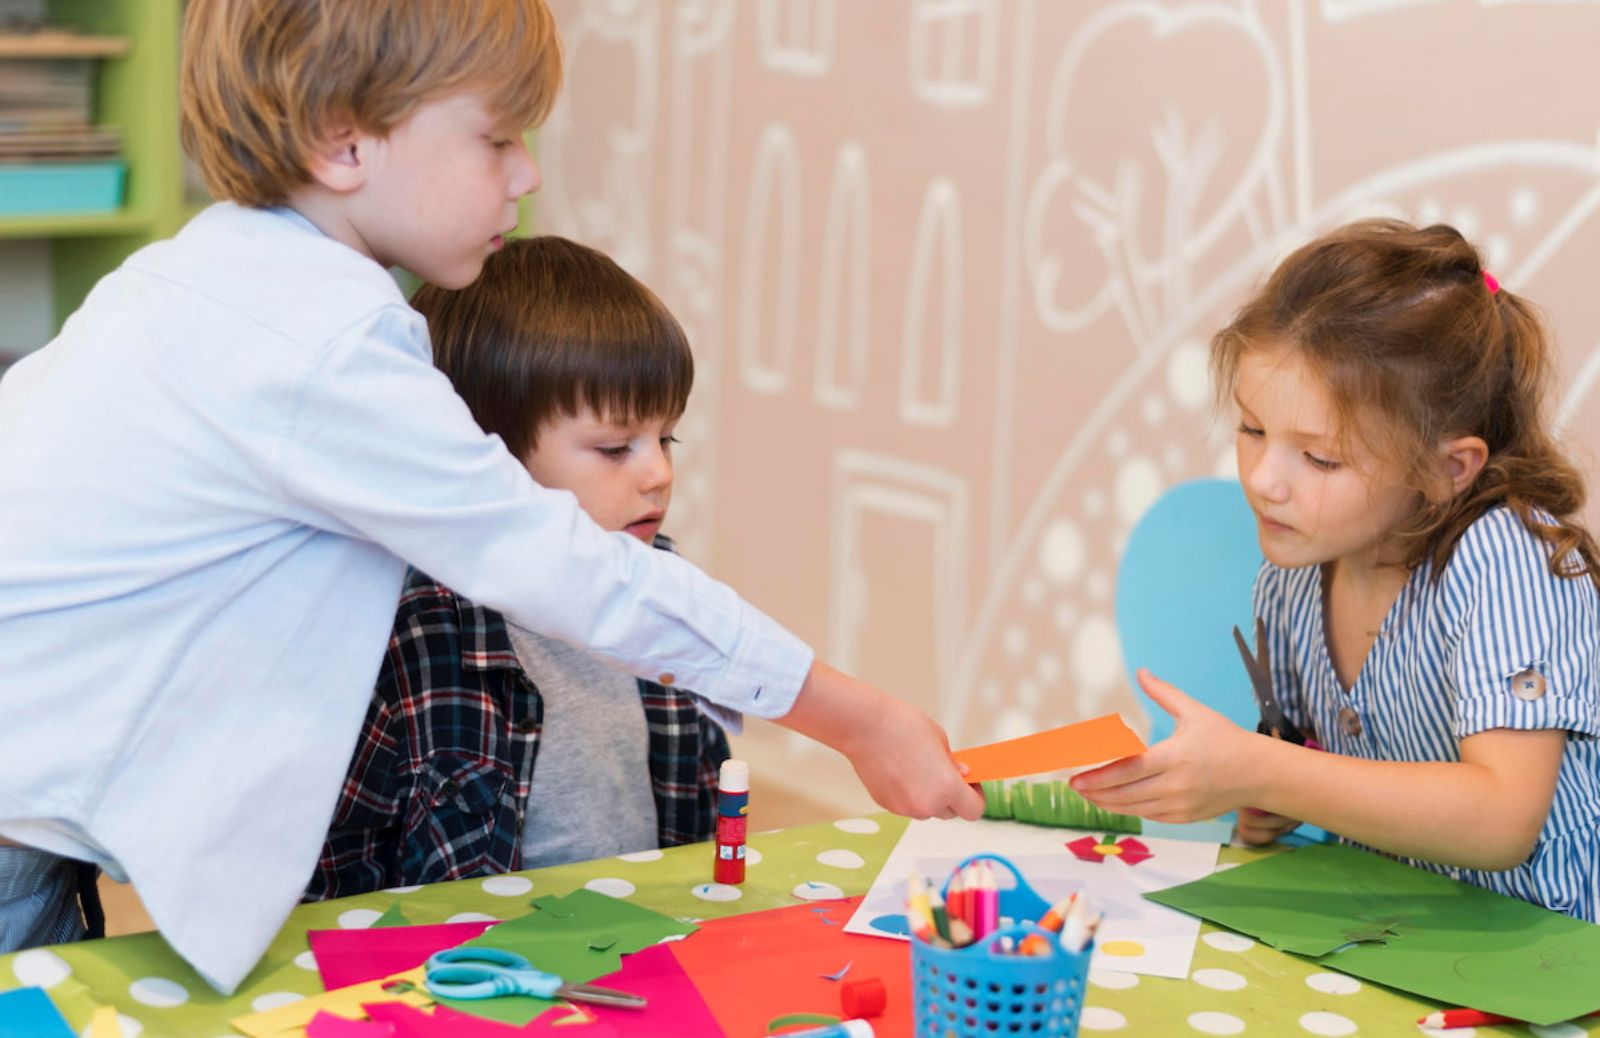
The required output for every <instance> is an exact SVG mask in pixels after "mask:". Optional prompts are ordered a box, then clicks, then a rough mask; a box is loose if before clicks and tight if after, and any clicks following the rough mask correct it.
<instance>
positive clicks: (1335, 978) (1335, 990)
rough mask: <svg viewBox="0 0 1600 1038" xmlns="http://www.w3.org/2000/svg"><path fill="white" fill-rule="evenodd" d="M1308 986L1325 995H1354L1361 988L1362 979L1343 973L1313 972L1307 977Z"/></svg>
mask: <svg viewBox="0 0 1600 1038" xmlns="http://www.w3.org/2000/svg"><path fill="white" fill-rule="evenodd" d="M1306 987H1308V988H1310V989H1311V990H1312V991H1320V992H1322V993H1323V994H1324V995H1353V994H1355V993H1356V992H1357V991H1360V990H1361V981H1359V980H1357V979H1356V978H1354V977H1347V976H1345V975H1344V974H1343V973H1313V974H1311V976H1309V977H1307V978H1306Z"/></svg>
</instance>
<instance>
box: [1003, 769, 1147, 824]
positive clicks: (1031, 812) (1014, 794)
mask: <svg viewBox="0 0 1600 1038" xmlns="http://www.w3.org/2000/svg"><path fill="white" fill-rule="evenodd" d="M982 785H983V817H985V818H998V819H1002V820H1010V821H1014V822H1027V823H1029V824H1030V825H1049V826H1056V827H1059V828H1063V829H1101V830H1110V831H1113V832H1119V833H1139V832H1143V831H1144V823H1143V822H1142V821H1141V820H1140V819H1139V818H1138V817H1137V816H1135V815H1119V814H1117V813H1115V812H1113V811H1107V810H1106V809H1105V808H1103V807H1098V806H1096V805H1094V804H1091V803H1089V801H1087V800H1085V799H1083V797H1082V796H1080V795H1079V794H1078V792H1077V790H1075V789H1073V788H1072V787H1071V786H1069V785H1067V784H1066V783H1065V782H1061V781H1044V782H1027V781H1018V782H1012V783H1010V784H1009V785H1007V784H1006V783H1005V782H1004V781H1002V780H1000V779H994V780H991V781H988V782H985V783H983V784H982Z"/></svg>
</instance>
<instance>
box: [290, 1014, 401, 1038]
mask: <svg viewBox="0 0 1600 1038" xmlns="http://www.w3.org/2000/svg"><path fill="white" fill-rule="evenodd" d="M306 1038H394V1028H393V1027H391V1026H389V1025H388V1024H386V1023H383V1022H381V1021H378V1020H350V1019H348V1018H346V1017H342V1016H336V1015H335V1014H333V1013H329V1012H327V1011H326V1010H318V1012H317V1015H316V1016H314V1017H312V1018H311V1022H310V1023H308V1024H306Z"/></svg>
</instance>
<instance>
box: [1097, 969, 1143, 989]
mask: <svg viewBox="0 0 1600 1038" xmlns="http://www.w3.org/2000/svg"><path fill="white" fill-rule="evenodd" d="M1089 983H1091V984H1093V985H1094V986H1095V987H1097V988H1105V989H1106V990H1107V991H1121V990H1122V989H1123V988H1136V987H1138V986H1139V974H1137V973H1124V972H1122V971H1121V970H1090V971H1089Z"/></svg>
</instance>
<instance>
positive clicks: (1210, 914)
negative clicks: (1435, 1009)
mask: <svg viewBox="0 0 1600 1038" xmlns="http://www.w3.org/2000/svg"><path fill="white" fill-rule="evenodd" d="M1145 897H1147V898H1149V899H1150V900H1152V901H1155V902H1158V903H1160V904H1163V905H1167V906H1170V907H1172V908H1176V909H1179V910H1180V911H1184V912H1188V913H1189V914H1191V915H1197V916H1200V917H1201V918H1202V919H1207V920H1209V921H1211V922H1213V923H1216V924H1218V925H1220V926H1226V927H1228V928H1229V929H1232V930H1238V931H1239V932H1241V933H1244V934H1248V935H1250V936H1252V937H1255V938H1258V939H1259V940H1261V941H1262V942H1263V943H1265V944H1269V945H1271V946H1272V947H1274V948H1278V949H1280V950H1282V951H1286V952H1292V953H1294V954H1297V955H1303V956H1308V957H1310V958H1313V959H1315V960H1316V961H1317V963H1318V964H1319V965H1321V966H1325V967H1327V968H1329V969H1335V970H1338V971H1340V972H1341V973H1348V974H1351V975H1353V976H1357V977H1362V978H1364V979H1366V980H1370V981H1374V982H1376V983H1379V984H1386V985H1388V986H1389V987H1392V988H1398V989H1400V990H1401V991H1409V992H1412V993H1414V994H1417V995H1422V996H1424V997H1427V998H1431V999H1437V1000H1438V1001H1440V1002H1445V1003H1448V1004H1450V1005H1458V1006H1470V1007H1471V1008H1473V1009H1481V1010H1484V1011H1485V1012H1490V1013H1499V1014H1501V1015H1503V1016H1510V1017H1515V1018H1517V1019H1519V1020H1527V1021H1529V1022H1530V1023H1534V1024H1552V1023H1556V1022H1557V1021H1561V1020H1570V1019H1572V1018H1573V1017H1576V1016H1581V1015H1583V1014H1584V1013H1587V1012H1589V1011H1591V1010H1593V1009H1595V1008H1597V1007H1600V926H1595V925H1594V924H1593V923H1587V922H1584V921H1582V920H1579V919H1574V918H1572V917H1571V916H1566V915H1562V914H1560V913H1558V912H1551V911H1549V910H1548V909H1544V908H1540V907H1538V906H1536V905H1531V904H1529V903H1528V902H1526V901H1521V900H1518V899H1517V898H1512V897H1506V896H1505V895H1503V894H1496V893H1494V892H1493V891H1489V890H1484V889H1483V888H1482V887H1475V886H1472V885H1471V884H1468V883H1461V882H1459V881H1457V880H1453V879H1450V878H1449V877H1448V876H1441V875H1438V874H1436V873H1432V872H1424V871H1423V870H1421V869H1416V868H1412V867H1410V866H1409V865H1405V864H1402V863H1400V862H1397V861H1393V860H1391V859H1389V858H1384V857H1380V856H1378V855H1376V854H1371V853H1368V852H1366V851H1361V850H1357V849H1355V848H1354V847H1347V846H1344V845H1342V844H1319V845H1316V846H1311V847H1303V848H1300V849H1298V850H1293V851H1288V852H1286V853H1283V854H1277V855H1273V856H1272V857H1270V858H1266V859H1264V860H1262V861H1257V862H1251V863H1249V864H1246V865H1240V866H1239V867H1237V868H1233V869H1229V870H1227V871H1225V872H1219V873H1216V874H1215V875H1212V876H1209V877H1207V878H1205V879H1202V880H1197V881H1195V882H1193V883H1185V884H1182V885H1180V886H1176V887H1169V888H1168V889H1166V890H1157V891H1154V892H1151V893H1147V894H1145Z"/></svg>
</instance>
